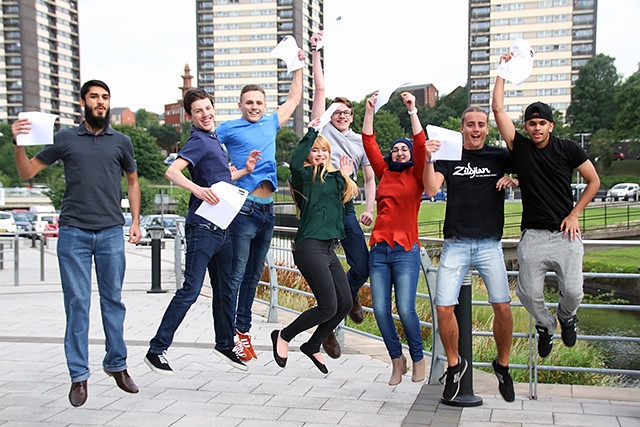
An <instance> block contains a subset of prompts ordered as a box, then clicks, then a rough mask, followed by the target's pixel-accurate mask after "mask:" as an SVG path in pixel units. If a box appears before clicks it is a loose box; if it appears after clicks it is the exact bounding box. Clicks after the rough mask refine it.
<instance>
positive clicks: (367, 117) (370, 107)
mask: <svg viewBox="0 0 640 427" xmlns="http://www.w3.org/2000/svg"><path fill="white" fill-rule="evenodd" d="M377 98H378V94H377V93H374V94H373V95H371V97H369V99H367V102H366V103H365V109H364V119H363V120H362V133H364V134H367V135H373V115H374V114H375V105H376V99H377Z"/></svg>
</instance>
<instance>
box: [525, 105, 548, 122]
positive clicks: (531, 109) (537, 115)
mask: <svg viewBox="0 0 640 427" xmlns="http://www.w3.org/2000/svg"><path fill="white" fill-rule="evenodd" d="M531 119H545V120H548V121H550V122H552V123H553V111H552V110H551V107H549V106H548V105H547V104H545V103H544V102H540V101H538V102H534V103H533V104H531V105H529V106H528V107H527V109H526V110H524V121H525V122H526V121H527V120H531Z"/></svg>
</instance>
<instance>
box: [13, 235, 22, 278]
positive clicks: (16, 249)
mask: <svg viewBox="0 0 640 427" xmlns="http://www.w3.org/2000/svg"><path fill="white" fill-rule="evenodd" d="M19 238H20V236H19V235H17V234H16V240H15V243H14V246H13V285H14V286H18V285H19V284H20V241H19V240H18V239H19Z"/></svg>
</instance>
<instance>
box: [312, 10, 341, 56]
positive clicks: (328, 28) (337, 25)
mask: <svg viewBox="0 0 640 427" xmlns="http://www.w3.org/2000/svg"><path fill="white" fill-rule="evenodd" d="M341 28H342V16H338V17H337V18H336V20H335V21H332V22H329V23H328V24H326V25H325V26H324V30H323V31H322V38H321V39H320V41H318V43H316V49H322V48H323V47H324V44H325V38H326V37H329V41H330V42H331V40H332V39H333V38H335V37H334V35H338V34H337V33H339V32H340V31H341ZM336 41H338V40H336ZM329 44H331V43H329Z"/></svg>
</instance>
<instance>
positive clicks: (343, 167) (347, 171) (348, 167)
mask: <svg viewBox="0 0 640 427" xmlns="http://www.w3.org/2000/svg"><path fill="white" fill-rule="evenodd" d="M340 172H342V173H343V174H344V175H346V176H351V174H353V159H352V158H351V157H349V156H347V155H346V154H345V155H343V156H342V157H340Z"/></svg>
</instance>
